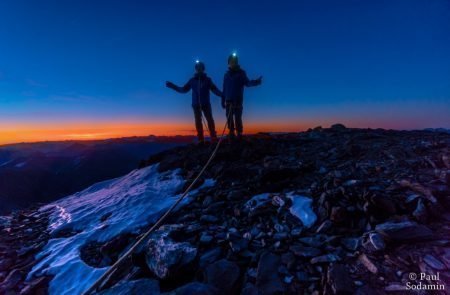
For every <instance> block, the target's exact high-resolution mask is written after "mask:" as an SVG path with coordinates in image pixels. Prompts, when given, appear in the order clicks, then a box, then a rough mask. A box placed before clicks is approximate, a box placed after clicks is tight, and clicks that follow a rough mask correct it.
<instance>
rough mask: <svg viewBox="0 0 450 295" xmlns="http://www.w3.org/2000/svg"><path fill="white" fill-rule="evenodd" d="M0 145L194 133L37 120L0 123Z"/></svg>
mask: <svg viewBox="0 0 450 295" xmlns="http://www.w3.org/2000/svg"><path fill="white" fill-rule="evenodd" d="M216 124H217V127H216V129H217V132H219V133H221V132H222V130H223V125H224V122H221V121H219V122H217V123H216ZM1 125H2V126H1V127H0V145H5V144H13V143H23V142H42V141H65V140H99V139H108V138H120V137H132V136H148V135H156V136H164V135H167V136H175V135H195V134H196V132H195V127H194V125H193V123H191V122H189V123H188V122H175V123H168V122H131V123H130V122H102V123H98V122H96V123H93V122H90V123H73V122H72V123H70V122H69V123H61V124H54V123H53V124H51V123H41V124H14V125H12V124H1ZM302 125H303V124H302ZM305 129H307V128H305V126H303V128H302V127H301V126H299V125H297V124H296V125H295V126H289V125H286V124H280V123H277V122H272V123H263V124H260V123H249V124H247V125H246V126H245V132H246V133H257V132H261V131H264V132H276V131H288V132H289V131H302V130H305Z"/></svg>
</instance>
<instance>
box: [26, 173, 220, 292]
mask: <svg viewBox="0 0 450 295" xmlns="http://www.w3.org/2000/svg"><path fill="white" fill-rule="evenodd" d="M157 167H158V165H153V166H150V167H146V168H143V169H140V170H134V171H132V172H131V173H129V174H128V175H125V176H123V177H119V178H116V179H112V180H108V181H104V182H100V183H97V184H95V185H93V186H91V187H89V188H87V189H86V190H84V191H81V192H78V193H76V194H74V195H71V196H68V197H66V198H64V199H61V200H59V201H56V202H54V203H51V204H49V205H46V206H44V207H42V208H41V210H42V211H45V210H49V209H51V210H53V213H52V215H51V217H50V222H51V225H50V229H51V230H52V231H53V232H54V231H60V230H63V229H70V230H72V231H77V232H79V233H77V234H75V235H73V236H70V237H67V238H55V239H51V240H50V241H49V242H48V244H47V245H46V246H45V248H44V249H43V251H42V252H41V253H39V254H38V255H37V259H42V260H41V261H40V262H39V263H38V264H37V265H36V266H35V267H34V268H33V270H32V271H31V272H30V274H29V275H28V278H31V277H32V276H36V275H37V276H38V275H42V274H49V275H53V276H54V277H53V279H52V281H51V282H50V286H49V292H50V294H58V295H60V294H82V293H83V291H85V290H86V289H87V288H89V287H90V286H91V284H92V283H93V282H94V281H95V280H96V279H97V278H99V277H100V276H101V275H102V274H103V273H104V272H105V271H106V269H107V268H93V267H90V266H88V265H86V264H85V263H84V262H83V261H82V260H81V259H80V252H79V249H80V247H81V246H83V245H84V244H86V243H87V242H89V241H99V242H105V241H108V240H110V239H112V238H114V237H116V236H117V235H119V234H122V233H130V232H137V231H138V230H139V229H140V228H142V227H146V226H148V225H149V224H151V223H153V222H155V221H156V219H157V218H158V217H159V216H161V215H162V214H163V212H164V211H165V210H167V209H168V208H169V207H170V206H171V205H172V204H173V203H174V202H175V201H176V199H177V198H178V197H179V195H176V193H177V192H179V190H180V189H181V188H182V186H183V185H184V182H185V181H184V179H183V178H182V177H181V175H180V171H179V170H174V171H168V172H165V173H158V172H157ZM212 185H214V181H213V180H210V179H209V180H207V181H205V183H204V184H203V185H202V187H205V186H212ZM197 191H198V190H193V191H192V192H191V193H190V194H189V195H188V197H187V198H186V199H185V200H184V201H183V203H182V204H181V206H183V205H185V204H187V203H188V202H189V199H190V198H192V197H193V195H195V194H196V192H197ZM107 216H109V217H108V218H105V217H107ZM102 217H104V218H102ZM101 220H104V221H101Z"/></svg>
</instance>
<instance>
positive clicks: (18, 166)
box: [14, 162, 27, 168]
mask: <svg viewBox="0 0 450 295" xmlns="http://www.w3.org/2000/svg"><path fill="white" fill-rule="evenodd" d="M26 164H27V162H21V163H18V164H16V165H15V166H14V167H16V168H22V167H24V166H25V165H26Z"/></svg>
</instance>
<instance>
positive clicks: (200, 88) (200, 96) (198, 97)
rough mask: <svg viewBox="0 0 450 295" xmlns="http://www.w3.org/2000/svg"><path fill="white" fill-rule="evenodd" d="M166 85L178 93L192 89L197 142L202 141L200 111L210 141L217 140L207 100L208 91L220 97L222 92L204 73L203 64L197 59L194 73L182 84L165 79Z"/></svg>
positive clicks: (209, 104)
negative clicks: (206, 126)
mask: <svg viewBox="0 0 450 295" xmlns="http://www.w3.org/2000/svg"><path fill="white" fill-rule="evenodd" d="M166 86H167V87H169V88H172V89H173V90H175V91H178V92H180V93H187V92H189V90H192V108H193V110H194V116H195V128H196V129H197V137H198V141H199V143H203V142H204V136H203V124H202V112H203V115H204V116H205V118H206V121H207V122H208V129H209V133H210V136H211V142H215V141H217V134H216V127H215V124H214V119H213V116H212V111H211V103H210V101H209V91H212V92H213V93H214V94H215V95H217V96H220V97H222V92H220V90H219V89H218V88H217V87H216V85H214V83H213V81H212V80H211V78H210V77H208V76H207V75H206V73H205V64H204V63H202V62H199V61H197V62H196V64H195V75H194V77H192V78H191V79H189V81H188V82H187V83H186V84H185V85H184V86H183V87H179V86H177V85H175V84H173V83H172V82H169V81H167V82H166Z"/></svg>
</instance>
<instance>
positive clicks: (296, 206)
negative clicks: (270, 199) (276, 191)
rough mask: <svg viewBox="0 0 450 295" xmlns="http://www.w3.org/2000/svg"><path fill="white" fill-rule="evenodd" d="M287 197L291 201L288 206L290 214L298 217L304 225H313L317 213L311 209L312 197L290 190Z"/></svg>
mask: <svg viewBox="0 0 450 295" xmlns="http://www.w3.org/2000/svg"><path fill="white" fill-rule="evenodd" d="M287 197H288V198H289V199H291V201H292V206H291V208H289V211H290V212H291V214H292V215H294V216H296V217H297V218H298V219H300V220H301V222H302V223H303V225H304V226H305V227H308V228H309V227H311V226H313V225H314V223H315V222H316V220H317V215H316V213H314V211H313V210H312V206H311V205H312V199H311V198H308V197H305V196H300V195H296V194H294V193H292V192H291V193H289V194H288V195H287Z"/></svg>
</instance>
